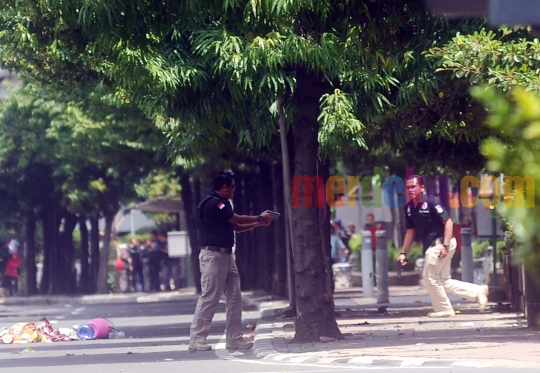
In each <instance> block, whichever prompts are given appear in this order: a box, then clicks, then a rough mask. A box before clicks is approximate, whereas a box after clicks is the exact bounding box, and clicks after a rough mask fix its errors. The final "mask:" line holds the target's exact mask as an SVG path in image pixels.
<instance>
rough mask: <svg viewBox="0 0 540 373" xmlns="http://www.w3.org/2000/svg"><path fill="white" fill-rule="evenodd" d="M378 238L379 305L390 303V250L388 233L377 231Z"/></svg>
mask: <svg viewBox="0 0 540 373" xmlns="http://www.w3.org/2000/svg"><path fill="white" fill-rule="evenodd" d="M375 237H377V255H376V256H377V275H376V276H377V293H378V295H377V303H390V300H389V297H388V250H387V248H386V231H376V232H375Z"/></svg>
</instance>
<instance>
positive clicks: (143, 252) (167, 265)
mask: <svg viewBox="0 0 540 373" xmlns="http://www.w3.org/2000/svg"><path fill="white" fill-rule="evenodd" d="M180 264H181V263H180V258H171V257H169V250H168V242H167V233H166V232H158V231H157V230H152V231H150V238H148V239H147V240H146V241H145V242H144V244H141V242H140V241H139V240H138V239H132V240H131V242H130V243H129V244H120V245H118V248H117V258H116V261H115V264H114V267H115V269H116V289H114V290H115V292H142V291H146V292H152V293H157V292H159V291H171V290H178V289H180V288H181V286H182V283H181V279H180Z"/></svg>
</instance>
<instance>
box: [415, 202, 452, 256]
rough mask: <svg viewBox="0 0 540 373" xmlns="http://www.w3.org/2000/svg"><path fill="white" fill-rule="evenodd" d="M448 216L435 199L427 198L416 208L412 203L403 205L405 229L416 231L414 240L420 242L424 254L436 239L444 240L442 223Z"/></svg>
mask: <svg viewBox="0 0 540 373" xmlns="http://www.w3.org/2000/svg"><path fill="white" fill-rule="evenodd" d="M448 219H450V215H448V212H447V211H446V209H445V208H444V206H443V205H441V203H440V202H439V200H438V199H437V198H436V197H433V196H427V197H426V199H425V201H423V202H420V203H418V204H417V205H416V206H415V205H414V203H413V201H412V200H411V201H409V203H407V204H406V205H405V227H406V228H407V229H416V238H418V239H420V240H421V241H422V244H423V245H424V253H425V252H426V250H427V249H428V248H429V247H430V246H432V245H433V244H434V243H435V240H437V238H440V239H441V241H442V239H443V238H444V224H443V223H444V222H445V221H446V220H448Z"/></svg>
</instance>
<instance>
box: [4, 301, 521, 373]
mask: <svg viewBox="0 0 540 373" xmlns="http://www.w3.org/2000/svg"><path fill="white" fill-rule="evenodd" d="M196 300H197V298H196V297H195V296H186V297H185V298H184V299H183V300H182V301H173V302H160V303H141V304H106V305H84V306H81V305H76V306H0V327H4V326H11V325H13V324H14V323H16V322H19V321H32V322H37V321H38V320H39V319H40V318H41V317H42V316H48V317H49V319H50V320H51V322H53V323H54V324H53V325H54V327H56V328H59V327H72V326H73V325H79V324H82V323H84V322H87V321H89V320H91V319H93V318H96V317H105V318H107V319H109V320H112V321H113V322H114V324H115V326H116V327H117V328H118V329H120V330H122V331H124V332H125V333H126V336H127V338H126V339H116V340H107V339H105V340H93V341H71V342H57V343H51V344H44V343H35V344H25V345H21V344H17V345H2V346H1V347H0V372H2V373H3V372H9V373H23V372H24V373H27V372H54V373H68V372H69V373H71V372H74V371H76V372H80V373H113V372H114V373H118V372H133V373H149V372H167V373H170V372H175V371H177V372H185V373H191V372H193V373H202V372H205V373H214V372H215V373H218V372H219V373H223V372H238V373H256V372H260V373H274V372H275V373H278V372H287V373H294V372H343V371H352V372H365V370H366V369H371V370H373V369H375V370H377V371H378V372H394V373H395V372H397V370H398V369H400V370H402V369H406V368H383V369H378V368H365V367H350V366H339V365H334V366H330V365H329V366H325V365H300V364H287V363H279V362H268V361H264V360H257V359H253V358H252V357H251V356H231V355H230V354H229V353H228V352H227V351H226V350H225V349H224V340H223V331H224V328H225V323H224V319H225V314H224V310H225V307H224V305H223V304H221V305H220V307H219V309H218V313H217V314H216V317H215V319H214V323H213V325H212V329H211V332H210V337H209V339H208V341H209V343H211V344H212V345H214V346H215V347H217V348H216V349H215V350H214V351H211V352H197V353H189V352H188V350H187V348H188V339H189V324H190V322H191V319H192V315H193V310H194V309H195V304H196ZM258 316H259V313H258V311H257V310H255V309H249V308H246V309H245V310H244V321H245V323H253V322H254V321H255V320H256V319H257V318H258ZM246 332H248V333H249V330H246ZM415 369H418V368H415ZM422 371H424V372H428V373H431V372H433V373H434V372H453V373H455V372H458V373H472V372H479V370H478V369H471V368H458V367H452V368H437V367H433V368H425V369H422ZM496 371H498V372H508V373H510V370H496ZM516 371H517V372H519V370H516V369H513V370H512V372H516ZM523 372H531V371H530V370H529V371H523Z"/></svg>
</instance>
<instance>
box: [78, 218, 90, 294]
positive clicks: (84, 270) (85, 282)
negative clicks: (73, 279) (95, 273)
mask: <svg viewBox="0 0 540 373" xmlns="http://www.w3.org/2000/svg"><path fill="white" fill-rule="evenodd" d="M79 231H80V232H81V248H80V251H81V257H80V261H81V274H80V278H79V291H80V292H81V293H83V294H86V293H88V291H89V290H90V284H91V283H92V281H91V277H90V268H89V266H88V259H89V257H90V255H89V252H88V227H87V226H86V217H85V216H81V217H79Z"/></svg>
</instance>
